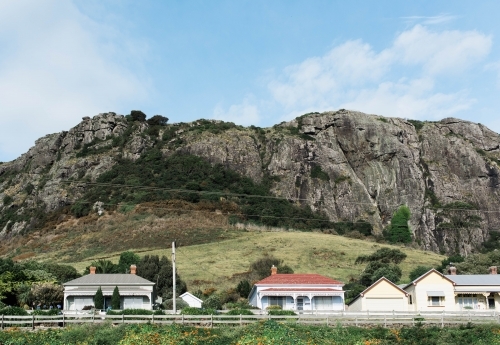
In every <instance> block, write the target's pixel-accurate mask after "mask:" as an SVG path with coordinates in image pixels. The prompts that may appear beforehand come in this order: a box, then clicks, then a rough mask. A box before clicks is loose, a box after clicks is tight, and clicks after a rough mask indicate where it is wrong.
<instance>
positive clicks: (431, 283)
mask: <svg viewBox="0 0 500 345" xmlns="http://www.w3.org/2000/svg"><path fill="white" fill-rule="evenodd" d="M415 284H416V285H411V286H409V287H408V288H407V289H405V290H406V291H407V292H408V293H410V294H412V296H413V308H412V309H411V310H415V311H443V310H455V292H454V287H453V283H452V282H450V281H449V280H448V279H446V278H445V277H444V276H442V275H440V274H439V273H437V272H430V273H429V274H428V275H427V276H425V277H423V278H422V279H420V280H418V281H416V282H415ZM429 291H442V292H443V293H444V297H443V298H442V302H441V305H439V306H432V305H430V303H429V296H428V292H429Z"/></svg>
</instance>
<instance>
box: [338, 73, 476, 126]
mask: <svg viewBox="0 0 500 345" xmlns="http://www.w3.org/2000/svg"><path fill="white" fill-rule="evenodd" d="M432 90H433V85H432V81H431V80H429V79H426V80H423V79H417V80H412V81H410V82H408V83H405V82H396V83H393V82H384V83H381V84H380V85H378V87H377V88H376V89H364V90H361V91H359V92H356V93H355V95H354V97H353V99H352V100H351V101H349V102H346V103H343V104H341V105H340V107H341V108H346V109H354V110H359V111H363V112H368V113H374V114H379V115H386V116H396V117H402V118H413V119H419V118H420V119H436V120H437V119H442V118H445V117H450V116H452V115H453V114H455V113H457V112H459V111H462V110H466V109H468V108H470V107H471V106H472V105H473V104H474V103H475V100H474V99H471V98H469V97H468V95H467V93H466V92H457V93H448V94H444V93H440V92H435V93H433V92H430V91H432Z"/></svg>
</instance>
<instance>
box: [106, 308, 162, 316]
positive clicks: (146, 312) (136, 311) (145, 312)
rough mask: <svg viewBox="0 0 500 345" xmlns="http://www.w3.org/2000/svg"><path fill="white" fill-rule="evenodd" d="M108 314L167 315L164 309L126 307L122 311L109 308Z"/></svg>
mask: <svg viewBox="0 0 500 345" xmlns="http://www.w3.org/2000/svg"><path fill="white" fill-rule="evenodd" d="M106 314H107V315H153V314H154V315H165V312H164V311H163V310H148V309H124V310H120V311H115V310H109V311H108V312H107V313H106Z"/></svg>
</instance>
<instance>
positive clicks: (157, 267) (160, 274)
mask: <svg viewBox="0 0 500 345" xmlns="http://www.w3.org/2000/svg"><path fill="white" fill-rule="evenodd" d="M137 275H138V276H140V277H143V278H144V279H147V280H149V281H152V282H153V283H156V292H157V294H158V295H159V296H161V297H163V298H165V299H168V298H172V295H173V277H172V263H171V262H170V260H169V259H167V257H166V256H162V257H161V259H160V258H159V257H158V255H146V256H144V257H143V258H142V259H141V261H139V263H138V264H137ZM175 282H176V284H175V288H176V293H177V294H178V295H180V294H182V293H184V292H186V291H187V288H186V283H185V282H184V281H182V279H181V278H180V277H179V275H178V274H177V273H176V274H175Z"/></svg>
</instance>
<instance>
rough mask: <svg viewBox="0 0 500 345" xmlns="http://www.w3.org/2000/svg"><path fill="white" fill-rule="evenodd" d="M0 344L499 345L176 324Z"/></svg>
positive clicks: (343, 331) (428, 335)
mask: <svg viewBox="0 0 500 345" xmlns="http://www.w3.org/2000/svg"><path fill="white" fill-rule="evenodd" d="M0 344H2V345H7V344H9V345H24V344H31V345H39V344H40V345H41V344H51V345H63V344H64V345H67V344H78V345H92V344H96V345H97V344H99V345H107V344H109V345H111V344H119V345H136V344H141V345H153V344H154V345H163V344H172V345H174V344H175V345H188V344H189V345H197V344H199V345H202V344H203V345H282V344H283V345H285V344H286V345H310V344H316V345H323V344H324V345H326V344H328V345H334V344H338V345H340V344H342V345H375V344H381V345H382V344H384V345H385V344H387V345H391V344H400V345H420V344H422V345H424V344H425V345H445V344H450V345H451V344H453V345H455V344H467V345H476V344H477V345H493V344H500V325H486V326H484V325H483V326H472V325H470V326H466V327H459V328H438V327H430V328H423V327H407V328H401V329H386V328H380V327H378V328H355V327H349V328H342V327H336V328H332V327H330V328H329V327H325V326H323V327H314V326H303V325H295V324H288V323H277V322H275V321H265V322H261V323H258V324H252V325H248V326H245V327H221V328H215V329H207V328H195V327H184V326H180V325H173V326H156V325H149V324H147V325H122V326H116V327H114V326H111V325H109V324H104V325H95V326H89V325H86V326H74V327H68V328H66V329H60V330H43V331H37V332H28V331H21V330H10V331H4V332H0Z"/></svg>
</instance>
